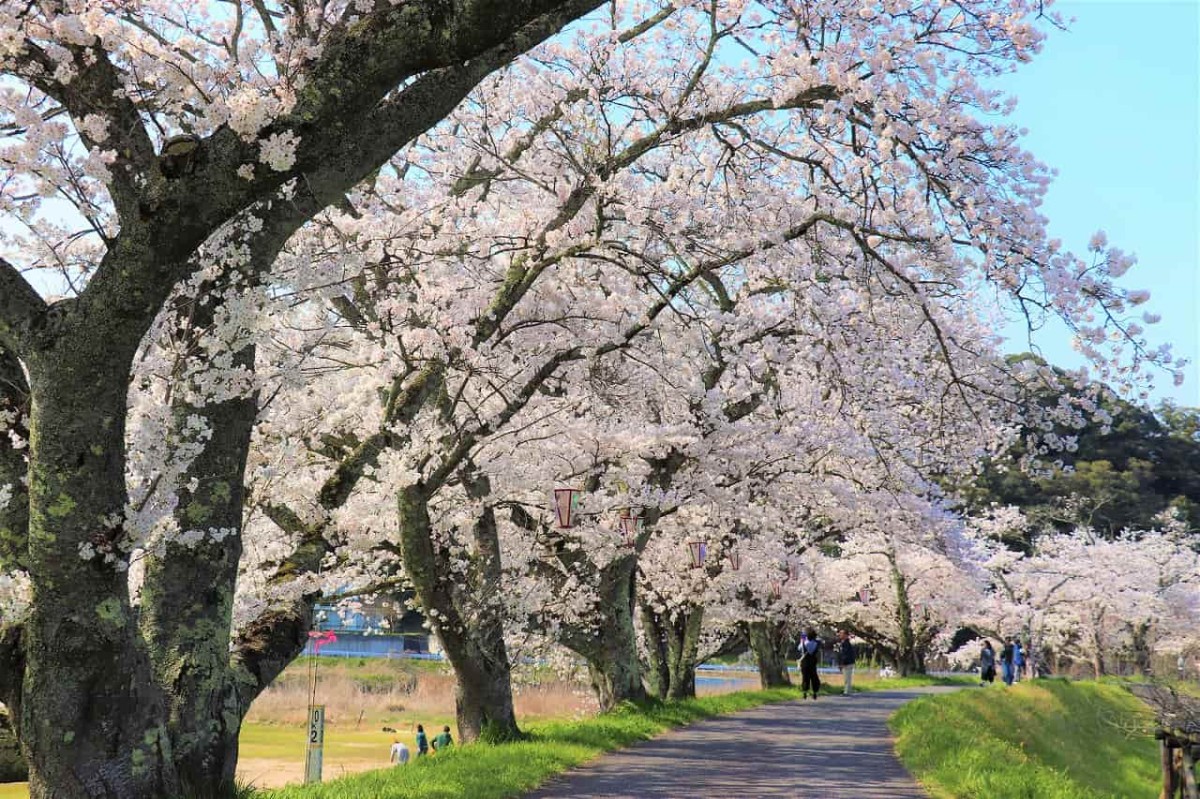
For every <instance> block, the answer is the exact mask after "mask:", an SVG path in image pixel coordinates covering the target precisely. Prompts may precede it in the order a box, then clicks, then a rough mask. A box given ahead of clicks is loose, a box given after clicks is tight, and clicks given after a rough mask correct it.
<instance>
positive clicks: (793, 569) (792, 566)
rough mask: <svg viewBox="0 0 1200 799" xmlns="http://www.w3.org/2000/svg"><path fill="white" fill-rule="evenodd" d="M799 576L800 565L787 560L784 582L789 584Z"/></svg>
mask: <svg viewBox="0 0 1200 799" xmlns="http://www.w3.org/2000/svg"><path fill="white" fill-rule="evenodd" d="M799 576H800V564H799V563H797V562H796V561H794V560H789V561H788V565H787V580H786V581H785V582H791V581H792V580H795V579H796V578H797V577H799Z"/></svg>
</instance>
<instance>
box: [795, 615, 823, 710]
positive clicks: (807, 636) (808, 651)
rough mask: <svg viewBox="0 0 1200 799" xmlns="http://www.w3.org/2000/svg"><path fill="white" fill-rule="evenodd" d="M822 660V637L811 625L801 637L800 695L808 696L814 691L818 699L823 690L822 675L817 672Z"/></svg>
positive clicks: (814, 696) (813, 693) (814, 697)
mask: <svg viewBox="0 0 1200 799" xmlns="http://www.w3.org/2000/svg"><path fill="white" fill-rule="evenodd" d="M820 661H821V639H820V638H818V637H817V631H816V630H814V629H813V628H811V627H809V628H808V629H807V630H805V632H804V636H803V637H802V638H801V639H800V695H801V696H804V697H807V696H808V693H809V691H810V690H811V691H812V698H813V699H816V698H817V694H818V693H820V692H821V677H820V675H819V674H817V666H818V665H820Z"/></svg>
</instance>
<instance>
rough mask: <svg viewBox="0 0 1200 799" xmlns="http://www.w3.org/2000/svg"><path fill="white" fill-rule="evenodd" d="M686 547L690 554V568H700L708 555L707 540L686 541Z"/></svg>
mask: <svg viewBox="0 0 1200 799" xmlns="http://www.w3.org/2000/svg"><path fill="white" fill-rule="evenodd" d="M688 549H689V550H690V552H691V555H692V568H693V569H699V568H701V567H702V566H703V565H704V559H705V558H707V557H708V542H707V541H688Z"/></svg>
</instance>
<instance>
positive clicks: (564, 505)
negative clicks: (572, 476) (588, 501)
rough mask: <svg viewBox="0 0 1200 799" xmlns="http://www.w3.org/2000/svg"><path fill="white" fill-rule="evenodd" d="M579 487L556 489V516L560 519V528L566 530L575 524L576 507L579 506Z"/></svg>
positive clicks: (580, 492)
mask: <svg viewBox="0 0 1200 799" xmlns="http://www.w3.org/2000/svg"><path fill="white" fill-rule="evenodd" d="M582 493H583V490H582V489H579V488H556V489H554V516H555V518H556V519H557V520H558V529H560V530H566V529H569V528H570V527H572V526H574V523H575V509H576V508H577V507H578V506H579V495H580V494H582Z"/></svg>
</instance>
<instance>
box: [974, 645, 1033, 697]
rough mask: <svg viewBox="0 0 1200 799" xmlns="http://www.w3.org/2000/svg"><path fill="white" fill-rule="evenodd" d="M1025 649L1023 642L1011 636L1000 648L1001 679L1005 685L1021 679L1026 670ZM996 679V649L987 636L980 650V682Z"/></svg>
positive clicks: (989, 681) (990, 681)
mask: <svg viewBox="0 0 1200 799" xmlns="http://www.w3.org/2000/svg"><path fill="white" fill-rule="evenodd" d="M1025 660H1026V655H1025V649H1024V647H1022V646H1021V642H1020V641H1018V640H1017V639H1015V638H1013V637H1012V636H1009V637H1008V638H1006V639H1005V641H1004V646H1003V647H1001V649H1000V679H1001V680H1003V681H1004V684H1005V685H1012V684H1013V683H1014V682H1020V681H1021V672H1022V671H1024V670H1025ZM995 681H996V650H995V649H993V648H992V642H991V641H989V640H987V639H986V638H985V639H984V641H983V648H982V649H980V650H979V684H980V685H984V684H987V683H994V682H995Z"/></svg>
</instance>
